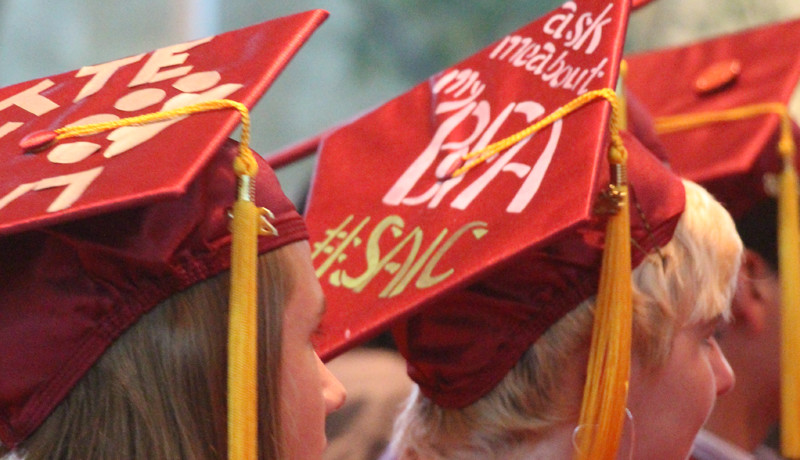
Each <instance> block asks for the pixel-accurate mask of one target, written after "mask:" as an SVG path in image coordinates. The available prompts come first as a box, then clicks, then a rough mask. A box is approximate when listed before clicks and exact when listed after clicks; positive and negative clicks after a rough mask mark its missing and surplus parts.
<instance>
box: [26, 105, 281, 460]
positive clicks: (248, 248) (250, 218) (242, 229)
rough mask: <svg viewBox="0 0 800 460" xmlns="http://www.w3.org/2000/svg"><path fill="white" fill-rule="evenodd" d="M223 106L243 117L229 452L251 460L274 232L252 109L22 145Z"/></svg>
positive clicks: (191, 108) (83, 128)
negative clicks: (264, 253) (262, 289)
mask: <svg viewBox="0 0 800 460" xmlns="http://www.w3.org/2000/svg"><path fill="white" fill-rule="evenodd" d="M226 109H227V110H229V109H235V110H238V111H239V114H240V115H241V122H242V133H241V139H240V142H239V155H238V156H237V157H236V159H235V160H234V163H233V168H234V171H235V172H236V175H237V176H238V177H239V180H240V182H239V190H238V198H237V200H236V202H235V203H234V206H233V221H232V223H231V231H232V234H233V236H232V244H231V287H230V305H229V312H228V315H229V317H228V321H229V324H228V458H229V459H235V460H255V459H256V458H257V457H258V375H257V370H258V307H257V305H258V299H257V290H258V284H257V283H258V278H257V276H258V265H257V261H258V236H259V235H269V234H273V235H274V234H277V232H276V231H275V228H274V227H272V225H271V224H270V223H269V222H268V221H267V220H266V217H267V216H268V215H269V211H268V210H266V209H263V208H257V207H256V205H255V203H253V196H254V195H253V194H254V186H255V184H254V183H253V178H254V177H255V175H256V173H257V172H258V164H257V163H256V161H255V158H254V157H253V152H252V151H251V150H250V148H249V146H248V145H249V142H250V114H249V111H248V109H247V106H245V105H244V104H242V103H241V102H237V101H232V100H229V99H217V100H212V101H205V102H200V103H197V104H193V105H188V106H184V107H179V108H177V109H173V110H167V111H162V112H153V113H149V114H145V115H139V116H135V117H129V118H123V119H119V120H113V121H108V122H101V123H92V124H87V125H79V126H67V127H63V128H59V129H56V130H54V131H50V132H36V133H32V135H29V136H28V138H27V140H24V141H23V144H22V145H23V146H24V147H25V148H26V149H30V150H38V149H42V148H45V147H48V146H49V145H51V144H52V143H55V142H58V141H60V140H62V139H67V138H71V137H78V136H87V135H91V134H95V133H99V132H103V131H109V130H112V129H116V128H120V127H123V126H132V125H145V124H148V123H154V122H157V121H162V120H167V119H173V118H177V117H182V116H186V115H191V114H194V113H201V112H208V111H215V110H226ZM262 218H263V219H262Z"/></svg>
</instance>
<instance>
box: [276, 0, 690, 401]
mask: <svg viewBox="0 0 800 460" xmlns="http://www.w3.org/2000/svg"><path fill="white" fill-rule="evenodd" d="M629 7H630V5H629V2H628V1H615V2H601V1H586V2H580V4H577V3H574V2H567V3H565V4H564V5H563V6H561V7H560V8H558V9H556V10H554V11H552V12H551V13H549V14H548V15H546V16H544V17H542V18H540V19H538V20H536V21H534V22H533V23H531V24H529V25H527V26H525V27H523V28H521V29H520V30H518V31H516V32H514V33H511V34H509V35H507V36H505V37H503V38H502V39H500V40H499V41H497V42H496V43H495V44H493V45H490V46H489V47H487V48H486V49H484V50H483V51H481V52H479V53H477V54H475V55H473V56H471V57H469V58H467V59H466V60H464V61H462V62H460V63H458V64H456V65H454V66H452V67H450V68H448V69H445V70H443V71H442V72H440V73H438V74H436V75H434V76H432V77H430V78H429V79H428V80H427V81H425V82H422V83H421V84H419V85H417V86H415V87H414V88H412V89H411V90H410V91H409V92H407V93H405V94H403V95H401V96H399V97H397V98H396V99H393V100H392V101H390V102H388V103H386V104H385V105H383V106H381V107H379V108H377V109H375V110H374V111H371V112H370V113H368V114H366V115H364V116H363V117H361V118H358V119H356V120H354V121H352V122H350V123H348V124H346V125H343V126H340V127H338V128H337V129H335V130H334V131H333V132H328V133H325V134H324V135H323V136H322V137H321V139H320V141H319V145H320V153H319V158H318V164H317V169H316V171H315V175H314V178H313V180H312V186H311V190H310V198H309V202H308V207H307V212H306V221H307V224H308V226H309V233H310V235H311V241H312V258H313V262H314V265H315V267H316V271H317V276H318V277H319V278H320V281H321V283H322V286H323V289H324V291H325V294H326V301H327V305H328V307H327V311H326V314H325V317H324V318H323V324H322V327H321V335H320V337H319V340H318V341H317V342H316V346H317V350H318V352H319V353H320V355H321V356H322V357H323V359H330V358H332V357H334V356H335V355H337V354H340V353H342V352H344V351H346V350H347V349H349V348H351V347H353V346H355V345H356V344H358V343H361V342H363V341H365V340H367V339H368V338H370V337H372V336H374V335H376V334H377V333H379V332H380V331H381V330H384V329H386V328H389V327H391V326H394V332H395V337H396V339H397V344H398V348H399V349H400V351H401V352H402V353H403V354H404V356H405V357H406V359H407V360H408V362H409V373H410V375H411V376H412V378H414V379H415V380H416V382H417V383H418V384H420V387H421V389H422V391H423V392H424V393H425V394H426V395H427V396H428V397H430V398H432V399H433V400H434V402H436V403H437V404H440V405H442V406H445V407H463V406H466V405H468V404H470V403H472V402H474V401H475V400H477V399H479V398H480V397H481V396H482V395H484V394H485V393H486V392H488V391H489V390H490V389H491V388H493V387H494V386H495V385H496V384H497V383H498V382H499V381H500V380H501V379H502V378H503V377H504V376H505V374H506V373H507V372H508V370H509V369H510V368H511V367H512V366H513V365H514V364H515V363H516V362H517V361H518V359H519V358H520V356H521V355H522V353H523V352H524V351H525V350H526V349H527V348H528V347H529V346H530V345H531V344H532V343H533V342H534V341H535V340H536V339H537V338H538V337H539V335H540V334H541V333H542V332H544V330H546V329H547V328H548V327H549V326H550V325H551V324H553V323H554V322H555V321H557V320H558V319H560V318H561V317H562V316H563V315H564V314H565V313H567V312H568V311H570V310H571V309H572V308H574V307H575V306H577V305H578V304H579V303H580V302H581V301H583V300H585V299H586V298H588V297H590V296H592V295H594V294H595V293H597V292H598V277H599V272H600V264H601V256H602V246H603V238H604V234H605V232H604V231H603V228H604V227H605V224H606V221H607V218H606V217H600V216H598V215H596V214H595V213H594V212H593V206H594V205H595V204H596V203H597V202H598V201H599V200H597V199H596V196H597V194H598V193H599V192H600V191H601V190H602V189H604V188H605V187H606V186H607V185H608V183H609V176H610V174H609V160H608V152H609V142H610V136H609V116H610V107H609V104H608V103H606V102H605V101H596V100H595V101H594V102H589V103H587V104H586V105H583V106H582V107H581V108H579V109H577V110H575V111H573V112H571V113H569V114H568V115H565V116H564V117H563V118H562V119H560V120H559V121H556V122H554V123H553V124H552V125H550V126H548V127H545V128H544V129H542V130H541V131H540V132H538V133H537V134H535V135H534V136H532V137H530V138H525V139H524V140H521V141H520V142H518V143H516V144H514V145H513V146H511V148H509V149H507V150H504V151H502V152H500V153H499V154H497V155H496V156H495V157H493V158H492V159H491V160H489V161H487V162H486V163H483V164H480V165H478V166H476V167H474V168H473V169H471V170H469V171H468V172H466V173H465V174H464V175H461V176H458V177H456V178H453V179H449V180H444V179H446V178H447V173H448V172H451V171H452V165H453V164H454V160H455V159H456V158H457V157H459V156H461V155H464V154H466V153H467V152H469V151H474V150H477V149H480V148H482V147H485V146H487V145H488V144H490V143H492V142H496V141H499V140H501V139H505V138H507V137H508V136H511V135H513V134H515V133H518V132H520V131H522V130H523V129H525V128H527V127H528V126H530V125H531V124H533V123H534V122H536V121H537V120H540V119H542V118H543V117H545V116H546V115H548V114H550V113H552V112H554V111H556V110H557V109H558V108H559V107H562V106H564V105H565V104H569V103H572V102H574V101H575V100H576V98H579V97H581V96H584V97H585V96H587V95H589V94H591V93H593V91H594V90H599V89H603V88H605V89H608V88H613V87H614V86H615V85H616V81H617V74H618V68H619V59H620V54H621V49H622V44H623V40H624V32H625V27H626V22H627V16H628V13H629ZM578 24H580V26H579V25H578ZM624 144H625V146H626V147H627V148H628V153H629V156H628V173H629V183H630V184H631V186H632V189H633V191H632V196H633V198H632V199H634V200H636V203H637V205H638V206H639V207H641V209H642V213H643V214H642V215H644V216H646V219H647V223H648V224H649V225H650V230H651V231H650V232H647V231H645V230H644V225H643V223H642V221H641V220H640V218H639V216H638V215H637V213H631V221H632V226H633V228H632V229H631V232H632V233H633V235H634V237H635V238H636V240H637V241H638V243H639V245H640V247H641V248H642V249H643V252H640V251H638V250H635V251H633V252H632V258H633V259H634V263H638V261H640V260H641V259H642V258H643V257H644V255H645V253H646V252H647V251H648V250H650V249H652V248H653V247H654V246H656V245H662V244H664V243H666V242H668V241H669V240H670V238H671V236H672V232H673V231H674V227H675V225H676V223H677V220H678V218H679V216H680V214H681V212H682V210H683V205H684V192H683V187H682V185H681V183H680V181H679V180H678V178H677V177H675V176H674V175H673V174H672V173H671V172H669V171H668V170H667V169H666V168H664V167H663V166H662V164H661V162H660V161H659V160H658V159H656V158H655V157H654V156H652V155H651V154H650V153H649V152H648V151H647V150H646V149H644V148H643V147H642V145H641V144H640V143H639V142H638V141H637V140H636V139H635V138H633V137H632V136H628V135H626V136H625V142H624ZM308 149H309V147H308V146H307V145H299V146H297V147H296V148H294V149H290V152H295V153H297V152H304V151H307V150H308ZM456 164H457V163H456ZM626 228H627V224H626ZM624 243H625V245H626V246H628V248H629V247H630V246H629V240H628V239H627V238H625V239H624ZM628 290H629V286H628ZM626 375H627V374H626Z"/></svg>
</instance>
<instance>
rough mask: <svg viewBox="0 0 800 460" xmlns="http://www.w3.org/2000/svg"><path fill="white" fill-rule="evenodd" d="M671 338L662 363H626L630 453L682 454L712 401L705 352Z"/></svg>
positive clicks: (640, 455) (650, 456)
mask: <svg viewBox="0 0 800 460" xmlns="http://www.w3.org/2000/svg"><path fill="white" fill-rule="evenodd" d="M677 342H679V341H676V343H675V344H674V346H673V350H672V351H673V353H672V354H671V355H670V357H669V359H668V360H667V362H666V363H665V364H664V366H663V367H662V368H660V369H656V370H653V371H649V372H648V371H644V370H642V369H641V366H638V365H634V367H633V369H632V373H631V385H630V393H629V399H628V401H629V408H630V410H631V412H632V413H633V416H634V427H635V430H636V444H637V446H636V450H637V454H636V455H635V456H634V458H648V459H661V458H665V459H667V458H683V457H684V456H686V455H688V453H689V452H690V450H691V445H692V443H693V441H694V438H695V436H696V435H697V433H698V431H699V430H700V428H701V427H702V426H703V424H704V423H705V421H706V418H707V417H708V415H709V413H710V412H711V409H712V407H713V404H714V401H715V397H716V390H715V380H714V375H713V372H712V369H711V366H710V364H709V361H708V359H707V356H704V355H703V350H699V349H698V348H696V347H695V348H694V349H692V347H688V349H687V348H686V347H682V346H679V343H677ZM683 345H686V344H683Z"/></svg>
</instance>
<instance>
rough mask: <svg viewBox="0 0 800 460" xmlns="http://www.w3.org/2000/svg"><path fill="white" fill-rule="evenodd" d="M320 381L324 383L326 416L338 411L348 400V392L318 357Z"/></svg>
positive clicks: (323, 393) (323, 394) (323, 392)
mask: <svg viewBox="0 0 800 460" xmlns="http://www.w3.org/2000/svg"><path fill="white" fill-rule="evenodd" d="M317 365H318V366H319V375H320V380H321V381H322V397H323V398H324V399H325V415H329V414H330V413H332V412H334V411H336V410H337V409H339V408H340V407H342V405H343V404H344V401H345V399H347V390H345V388H344V385H342V382H340V381H339V379H337V378H336V376H334V375H333V374H332V373H331V371H329V370H328V367H327V366H325V364H324V363H323V362H322V360H321V359H319V356H317Z"/></svg>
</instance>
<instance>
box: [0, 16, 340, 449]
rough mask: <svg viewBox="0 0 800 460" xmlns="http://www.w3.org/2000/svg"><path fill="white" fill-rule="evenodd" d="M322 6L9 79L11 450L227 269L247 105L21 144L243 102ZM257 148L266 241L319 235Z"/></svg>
mask: <svg viewBox="0 0 800 460" xmlns="http://www.w3.org/2000/svg"><path fill="white" fill-rule="evenodd" d="M326 17H327V13H326V12H324V11H321V10H315V11H309V12H306V13H300V14H296V15H293V16H287V17H284V18H279V19H275V20H271V21H268V22H265V23H262V24H259V25H255V26H251V27H248V28H245V29H241V30H236V31H232V32H228V33H223V34H220V35H217V36H213V37H208V38H204V39H200V40H194V41H191V42H187V43H183V44H179V45H173V46H168V47H165V48H161V49H159V50H155V51H153V52H150V53H144V54H140V55H137V56H132V57H129V58H125V59H120V60H117V61H112V62H108V63H104V64H99V65H94V66H87V67H83V68H81V69H79V70H77V71H74V72H67V73H63V74H60V75H56V76H52V77H48V78H43V79H39V80H34V81H30V82H25V83H20V84H17V85H14V86H11V87H8V88H4V89H2V90H0V112H2V114H3V117H2V119H3V122H2V124H0V164H2V167H1V168H0V248H2V249H0V252H1V253H2V254H3V262H2V263H1V264H0V273H1V275H0V317H2V321H0V323H2V325H0V342H2V343H3V353H0V369H2V371H1V372H0V374H2V376H0V441H2V443H3V444H4V445H5V446H6V447H7V448H13V447H14V446H16V445H17V444H18V443H20V442H21V441H23V440H24V439H25V438H26V437H27V436H29V435H30V434H31V433H32V432H33V431H34V430H35V429H36V428H37V427H38V426H39V425H40V424H41V423H42V422H43V420H44V419H45V418H46V417H47V416H48V414H49V413H50V412H51V411H52V410H53V408H54V407H55V406H56V405H57V404H58V403H59V402H60V401H61V399H62V398H63V397H64V396H65V395H66V394H67V393H68V392H69V390H70V389H71V388H72V386H73V385H74V384H75V383H76V382H77V381H78V380H79V379H80V378H81V376H82V375H83V374H84V373H85V372H86V370H87V369H88V368H89V367H91V366H92V364H93V363H94V362H95V361H96V359H97V358H98V357H99V356H100V355H101V354H102V353H103V351H104V350H105V349H106V348H107V347H108V346H109V345H110V344H111V343H112V342H113V340H114V339H115V338H116V337H117V336H119V335H120V334H121V333H122V332H123V331H124V330H125V329H126V328H127V327H128V326H130V325H131V324H132V323H134V322H135V321H136V320H137V319H138V318H139V317H140V316H141V315H142V314H144V313H145V312H146V311H148V310H149V309H151V308H152V307H153V306H155V305H156V304H158V303H159V302H161V301H163V300H165V299H166V298H167V297H169V296H171V295H172V294H173V293H175V292H177V291H179V290H182V289H185V288H187V287H188V286H191V285H192V284H195V283H197V282H199V281H202V280H204V279H206V278H208V277H210V276H213V275H215V274H217V273H219V272H221V271H223V270H226V269H228V268H229V267H230V265H231V255H230V252H231V231H230V230H229V229H228V225H229V219H228V217H227V210H228V209H229V208H230V207H231V206H233V204H234V201H235V200H236V197H237V192H236V179H237V175H239V172H238V171H237V172H236V174H235V173H234V168H233V167H232V164H233V159H234V157H235V155H236V153H237V147H236V144H235V143H233V142H232V141H228V140H227V139H228V135H229V134H230V133H231V132H232V131H233V130H234V128H235V127H236V126H237V124H238V123H239V114H237V113H236V111H234V110H215V111H211V112H208V113H202V114H196V115H191V116H188V115H187V116H179V117H174V118H171V119H167V120H163V121H161V122H158V123H148V124H144V125H140V126H125V127H119V128H117V129H111V130H108V131H104V132H102V133H99V134H94V135H90V136H83V137H77V138H71V139H62V140H60V141H59V142H56V143H55V144H54V145H50V144H47V145H45V147H47V148H46V149H44V150H42V151H39V152H36V153H33V152H26V151H25V150H24V149H23V148H21V146H20V145H33V144H37V143H41V142H38V141H40V140H42V139H45V140H46V139H47V138H48V136H49V134H48V133H49V132H52V131H53V130H56V129H59V128H62V127H64V126H67V125H85V124H88V123H94V122H103V121H111V122H113V121H114V120H120V119H126V118H127V117H131V116H137V115H143V114H147V113H151V112H158V111H165V110H170V109H175V108H179V107H184V106H187V105H192V104H197V103H207V102H208V101H213V100H220V99H228V100H233V101H238V102H235V103H233V104H235V105H236V106H237V107H239V108H240V112H245V113H246V110H247V108H252V106H253V105H254V104H255V103H256V102H257V101H258V99H259V98H260V96H261V95H262V94H263V93H264V91H266V89H267V88H268V87H269V86H270V84H271V83H272V82H273V81H274V79H275V78H276V77H277V75H278V74H279V73H280V72H281V71H282V70H283V68H284V67H285V65H286V64H287V63H288V61H289V60H290V59H291V57H292V56H293V55H294V53H295V52H296V51H297V50H298V49H299V48H300V47H301V46H302V45H303V43H304V42H305V41H306V39H307V38H308V37H309V35H310V34H311V33H312V32H313V30H314V29H315V28H316V27H317V26H318V25H319V24H320V23H321V22H322V21H323V20H324V19H325V18H326ZM244 121H246V120H244ZM42 133H44V134H42ZM242 142H243V144H244V143H245V136H244V134H243V136H242ZM256 161H257V162H258V163H260V164H261V166H262V167H261V168H260V171H259V172H258V173H257V174H256V175H255V179H256V181H257V182H258V185H257V186H256V189H255V196H254V200H253V202H255V203H256V205H258V206H265V207H267V208H269V209H271V210H272V212H273V213H274V214H275V217H274V219H272V220H271V222H272V224H273V225H274V226H275V227H276V228H277V231H278V236H271V237H263V238H259V239H258V242H257V245H258V252H260V253H263V252H267V251H269V250H272V249H275V248H277V247H280V246H283V245H285V244H288V243H290V242H293V241H297V240H300V239H304V238H307V232H306V230H305V226H304V224H303V221H302V219H301V218H300V216H299V215H298V214H297V212H296V211H295V209H294V207H293V206H292V204H291V202H290V201H289V200H288V199H287V198H286V197H285V196H284V195H283V193H282V192H281V190H280V186H279V184H278V182H277V179H276V178H275V176H274V174H273V173H272V171H271V170H270V168H269V167H267V166H266V165H265V164H264V163H263V161H261V160H260V159H257V160H256ZM252 166H253V165H250V169H248V171H252V170H253V168H252ZM245 169H247V168H245Z"/></svg>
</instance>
